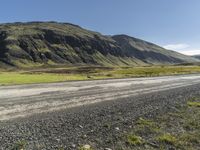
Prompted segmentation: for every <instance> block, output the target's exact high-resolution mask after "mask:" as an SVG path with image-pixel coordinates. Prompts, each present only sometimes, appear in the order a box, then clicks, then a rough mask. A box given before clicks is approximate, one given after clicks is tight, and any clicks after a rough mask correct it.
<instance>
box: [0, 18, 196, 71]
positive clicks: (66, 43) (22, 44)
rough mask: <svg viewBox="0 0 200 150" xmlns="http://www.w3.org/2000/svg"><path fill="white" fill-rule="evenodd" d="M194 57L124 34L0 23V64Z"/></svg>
mask: <svg viewBox="0 0 200 150" xmlns="http://www.w3.org/2000/svg"><path fill="white" fill-rule="evenodd" d="M193 61H197V60H196V59H195V58H192V57H189V56H185V55H183V54H180V53H177V52H174V51H170V50H166V49H164V48H162V47H160V46H157V45H155V44H152V43H149V42H146V41H143V40H140V39H136V38H133V37H130V36H127V35H115V36H105V35H102V34H100V33H98V32H93V31H89V30H86V29H83V28H81V27H80V26H77V25H73V24H69V23H57V22H29V23H10V24H1V25H0V66H1V67H9V66H13V67H35V66H41V65H61V64H64V65H103V66H109V65H115V66H127V65H131V66H139V65H147V64H176V63H186V62H193Z"/></svg>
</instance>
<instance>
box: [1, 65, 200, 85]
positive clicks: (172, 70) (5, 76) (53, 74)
mask: <svg viewBox="0 0 200 150" xmlns="http://www.w3.org/2000/svg"><path fill="white" fill-rule="evenodd" d="M189 73H200V66H152V67H110V68H109V67H69V68H49V69H48V68H47V69H37V70H22V71H9V72H8V71H5V70H4V71H3V70H1V71H0V85H12V84H27V83H48V82H59V81H69V80H91V79H107V78H129V77H151V76H163V75H176V74H189Z"/></svg>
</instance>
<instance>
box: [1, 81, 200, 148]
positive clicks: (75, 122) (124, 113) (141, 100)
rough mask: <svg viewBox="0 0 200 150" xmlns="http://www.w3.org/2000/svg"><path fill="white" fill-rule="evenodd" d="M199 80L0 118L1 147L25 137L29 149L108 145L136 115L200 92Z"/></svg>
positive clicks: (164, 108)
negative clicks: (191, 83)
mask: <svg viewBox="0 0 200 150" xmlns="http://www.w3.org/2000/svg"><path fill="white" fill-rule="evenodd" d="M199 89H200V84H199V83H197V84H193V85H188V86H185V87H177V88H174V89H167V90H165V91H159V92H156V91H154V92H151V93H146V94H140V95H135V96H132V97H123V98H119V99H116V100H115V101H103V102H99V103H94V104H87V105H81V106H79V107H74V108H68V109H62V110H59V111H52V112H46V113H40V114H35V115H32V116H29V117H25V118H16V119H12V120H8V121H1V122H0V145H1V146H0V148H1V149H2V150H5V149H6V150H7V149H12V148H13V146H14V145H16V143H19V142H21V141H24V142H25V143H26V148H25V149H28V150H37V149H38V150H39V149H43V150H54V149H55V150H56V149H60V148H63V149H69V150H70V149H78V147H80V146H82V145H85V144H89V145H91V146H92V147H93V148H94V149H100V150H101V149H102V150H103V149H105V148H111V149H116V147H115V145H116V142H117V141H118V139H119V138H120V136H121V135H122V134H124V133H128V132H130V126H132V125H133V124H134V122H135V121H136V120H137V119H138V118H139V117H144V116H145V117H148V118H151V117H154V116H159V115H161V114H164V113H166V112H169V111H173V110H174V109H176V106H177V105H179V104H182V103H185V102H186V101H187V100H188V99H189V98H190V97H193V96H200V92H199Z"/></svg>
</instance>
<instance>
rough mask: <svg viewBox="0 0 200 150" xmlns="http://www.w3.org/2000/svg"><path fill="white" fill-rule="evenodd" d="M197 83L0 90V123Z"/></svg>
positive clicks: (157, 80)
mask: <svg viewBox="0 0 200 150" xmlns="http://www.w3.org/2000/svg"><path fill="white" fill-rule="evenodd" d="M199 83H200V74H193V75H179V76H164V77H152V78H128V79H110V80H94V81H73V82H60V83H48V84H32V85H16V86H1V87H0V121H4V120H12V119H16V118H19V117H27V116H30V115H34V114H40V113H44V112H51V111H57V110H62V109H67V108H72V107H78V106H82V105H89V104H94V103H98V102H103V101H114V100H117V99H121V98H129V97H134V96H138V95H143V94H147V93H153V92H159V91H165V90H169V89H177V88H180V87H186V86H190V85H195V84H199Z"/></svg>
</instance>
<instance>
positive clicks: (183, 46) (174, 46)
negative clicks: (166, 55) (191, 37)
mask: <svg viewBox="0 0 200 150" xmlns="http://www.w3.org/2000/svg"><path fill="white" fill-rule="evenodd" d="M163 47H164V48H165V49H169V50H183V49H186V48H188V47H190V45H188V44H183V43H180V44H169V45H165V46H163Z"/></svg>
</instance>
